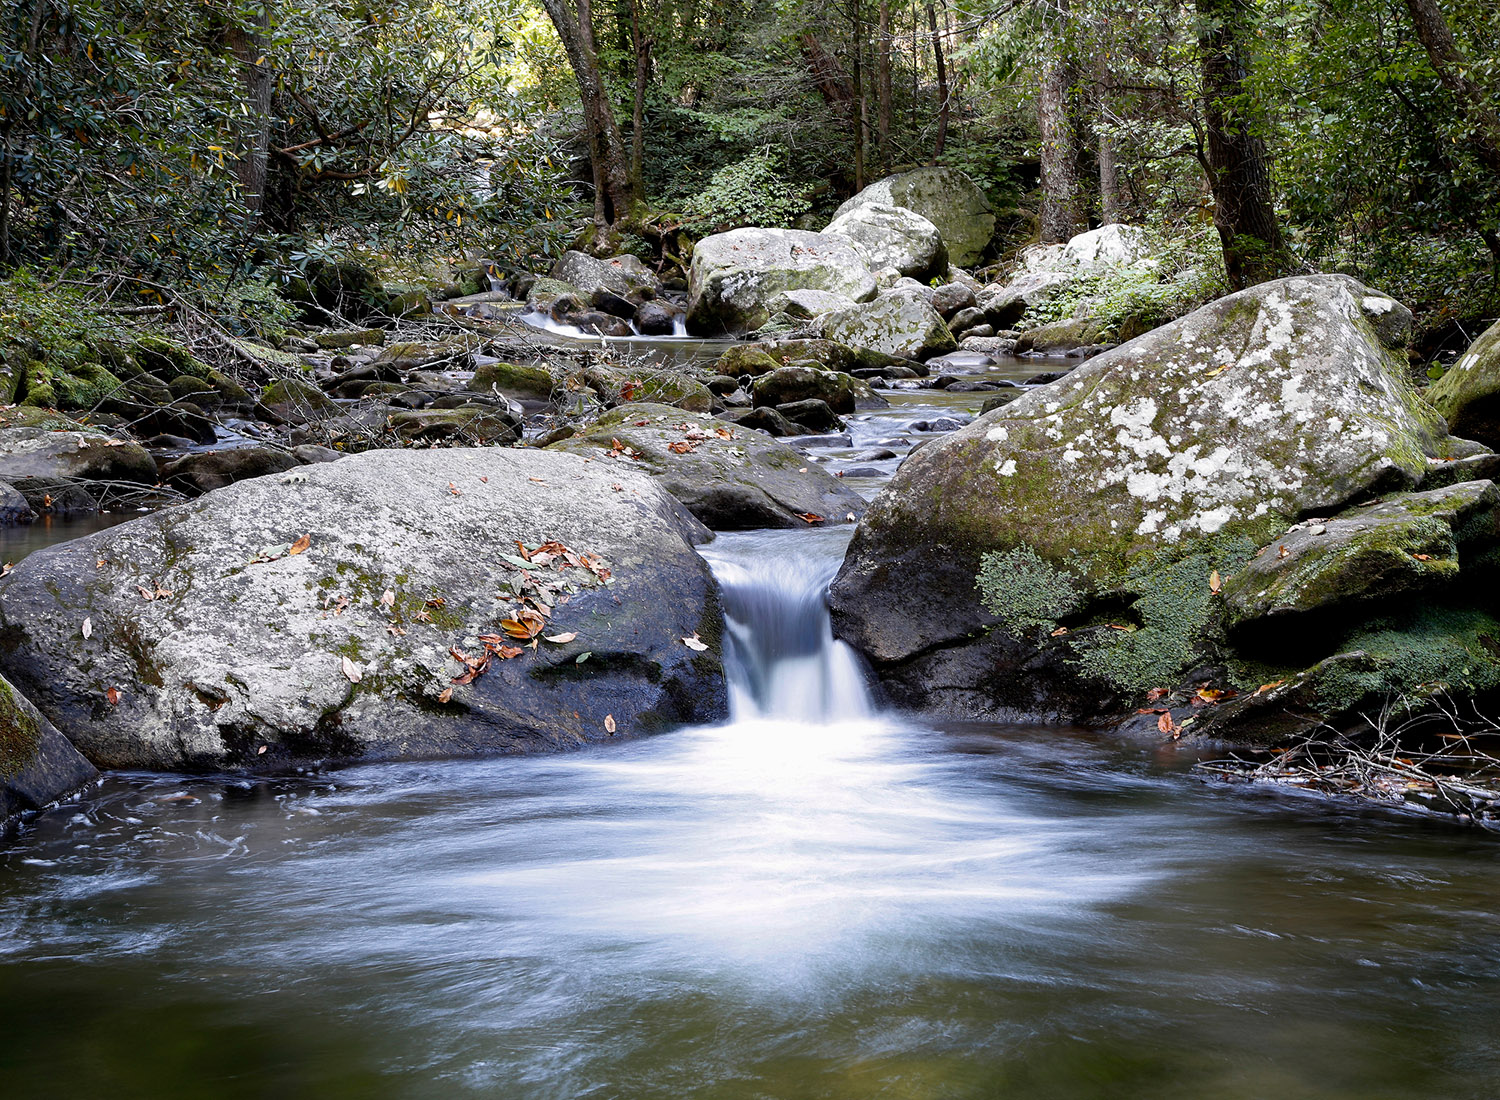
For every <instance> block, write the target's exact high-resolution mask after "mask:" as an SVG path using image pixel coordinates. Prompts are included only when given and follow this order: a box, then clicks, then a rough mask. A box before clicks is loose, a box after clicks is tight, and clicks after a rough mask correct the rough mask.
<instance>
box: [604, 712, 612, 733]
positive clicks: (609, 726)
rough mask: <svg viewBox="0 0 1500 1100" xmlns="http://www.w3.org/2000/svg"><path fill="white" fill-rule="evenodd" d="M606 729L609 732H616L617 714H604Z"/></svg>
mask: <svg viewBox="0 0 1500 1100" xmlns="http://www.w3.org/2000/svg"><path fill="white" fill-rule="evenodd" d="M604 729H605V732H607V733H614V732H615V716H614V715H613V714H606V715H605V716H604Z"/></svg>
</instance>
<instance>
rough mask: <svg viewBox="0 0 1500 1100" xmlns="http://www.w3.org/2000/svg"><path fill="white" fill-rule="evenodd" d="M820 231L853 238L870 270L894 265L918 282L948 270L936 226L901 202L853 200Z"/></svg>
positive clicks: (943, 246)
mask: <svg viewBox="0 0 1500 1100" xmlns="http://www.w3.org/2000/svg"><path fill="white" fill-rule="evenodd" d="M823 232H824V233H825V234H827V235H828V236H832V237H843V238H845V239H847V240H850V241H852V242H854V246H855V247H856V248H857V249H859V251H860V253H861V254H862V255H863V256H864V257H865V262H866V263H867V264H868V265H869V267H870V270H871V271H879V270H881V269H882V268H894V269H895V270H896V271H898V272H899V273H900V274H902V275H905V276H910V277H912V278H914V279H918V280H921V281H922V282H926V281H927V280H929V279H932V278H933V277H934V276H943V275H946V274H947V273H948V247H947V245H945V244H944V243H943V235H942V233H940V232H939V231H938V227H937V226H935V225H933V224H932V222H930V221H928V220H927V219H926V218H924V217H922V215H921V214H918V213H917V212H916V211H915V210H908V209H907V208H905V207H903V206H891V205H888V204H886V203H882V202H864V203H857V204H855V205H853V206H850V207H849V208H848V209H847V210H844V211H843V212H842V213H840V214H839V215H838V216H837V217H835V218H834V219H833V221H831V222H829V223H828V226H827V228H826V229H824V230H823Z"/></svg>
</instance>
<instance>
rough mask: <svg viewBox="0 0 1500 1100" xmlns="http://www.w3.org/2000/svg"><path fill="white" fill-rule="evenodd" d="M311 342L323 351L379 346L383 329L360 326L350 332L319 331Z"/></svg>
mask: <svg viewBox="0 0 1500 1100" xmlns="http://www.w3.org/2000/svg"><path fill="white" fill-rule="evenodd" d="M313 343H315V344H317V345H318V347H320V348H323V349H324V350H325V351H338V350H341V349H343V348H352V347H380V346H381V345H383V344H384V343H385V330H384V329H379V328H361V329H354V330H353V331H351V332H320V333H318V334H316V335H315V336H314V337H313Z"/></svg>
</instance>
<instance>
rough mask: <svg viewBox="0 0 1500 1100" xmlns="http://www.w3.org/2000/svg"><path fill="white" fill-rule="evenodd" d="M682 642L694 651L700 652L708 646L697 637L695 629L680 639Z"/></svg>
mask: <svg viewBox="0 0 1500 1100" xmlns="http://www.w3.org/2000/svg"><path fill="white" fill-rule="evenodd" d="M682 644H683V645H685V646H687V647H688V648H689V649H691V650H692V651H693V652H694V653H702V652H703V651H704V650H705V649H707V648H708V643H707V642H705V641H703V639H701V638H699V637H698V632H697V631H696V630H695V631H693V633H692V635H691V636H689V637H686V638H684V639H682Z"/></svg>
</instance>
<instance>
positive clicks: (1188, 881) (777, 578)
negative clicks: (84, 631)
mask: <svg viewBox="0 0 1500 1100" xmlns="http://www.w3.org/2000/svg"><path fill="white" fill-rule="evenodd" d="M1033 369H1035V368H1033ZM945 396H948V395H943V394H936V395H934V394H932V393H930V392H921V393H916V394H900V395H894V396H893V400H895V401H897V402H898V403H897V404H896V405H894V406H893V408H891V409H889V410H881V411H879V412H877V413H870V414H860V415H859V416H858V417H855V418H851V421H850V427H849V432H848V433H847V435H844V434H840V435H837V436H830V437H823V439H822V440H821V441H819V440H804V441H799V442H801V443H804V444H807V445H808V446H809V453H811V454H814V455H815V456H816V457H817V458H820V459H822V460H823V461H825V462H826V463H827V464H828V465H829V467H830V469H832V468H834V467H837V466H840V464H843V465H846V466H852V465H853V464H855V463H857V462H859V460H858V459H855V458H853V457H852V456H853V455H854V454H856V453H857V452H858V451H860V450H861V449H867V448H868V447H869V446H872V445H877V444H879V443H880V442H881V441H883V440H888V441H892V443H893V445H892V447H891V449H892V450H893V451H898V452H900V453H904V451H905V450H906V449H907V448H908V447H909V446H910V444H911V442H912V441H913V439H916V438H920V436H921V432H920V431H917V430H914V429H913V427H912V425H913V424H915V423H917V422H919V421H921V420H923V419H928V420H930V419H932V418H934V417H936V416H938V415H941V413H942V412H943V411H944V410H945V409H946V410H949V411H951V410H953V409H959V408H968V409H970V410H972V408H973V407H975V406H976V405H977V402H978V400H979V399H981V398H982V397H983V395H982V394H965V395H962V396H963V397H964V398H965V399H966V403H965V404H963V405H960V404H959V403H957V402H943V403H942V404H935V403H933V401H932V399H933V398H935V397H936V398H943V397H945ZM952 396H953V397H955V398H956V397H958V396H959V395H952ZM924 402H925V403H924ZM897 461H899V457H898V458H897V459H888V460H881V461H880V462H877V463H876V466H877V467H879V475H877V474H870V475H868V476H867V477H866V478H864V479H852V480H854V481H856V483H858V484H859V485H860V486H861V488H862V489H864V488H866V487H868V488H869V490H870V491H873V488H874V487H875V486H877V485H878V484H879V483H880V482H881V481H882V480H883V478H884V477H885V476H888V471H889V469H893V468H894V465H895V463H896V462H897ZM865 465H869V464H868V463H865ZM849 535H850V529H849V528H847V527H844V528H831V529H826V530H807V531H794V532H785V531H752V532H742V533H731V534H722V535H720V536H719V537H718V538H717V539H716V540H715V541H714V542H713V543H711V544H710V545H709V546H707V547H705V548H704V549H703V553H704V556H705V558H706V559H707V560H708V561H709V563H710V565H711V567H712V568H713V570H714V572H715V574H716V576H717V577H718V578H719V580H720V583H721V585H722V587H723V590H724V599H725V605H726V609H727V618H728V624H729V631H728V640H727V643H726V648H725V661H726V667H727V670H728V673H729V678H730V682H731V697H732V710H733V713H732V717H731V719H730V721H728V722H726V723H724V724H721V725H716V726H711V727H703V728H689V729H682V730H678V731H675V732H671V733H666V734H661V735H658V736H654V737H649V738H644V739H641V740H637V741H633V742H628V743H625V744H620V745H610V746H596V747H593V748H590V749H586V750H584V751H580V752H575V753H568V754H563V755H557V756H538V757H525V758H500V759H489V760H456V761H444V762H423V763H412V764H382V765H366V766H357V767H349V768H343V769H338V770H334V771H331V772H327V773H324V774H321V775H316V776H308V777H296V776H289V777H284V778H272V779H247V778H244V777H240V776H200V777H187V776H172V775H146V774H128V773H127V774H118V773H117V774H113V775H111V776H109V777H108V778H106V780H105V781H104V782H103V784H102V786H101V787H100V788H99V789H98V790H97V791H96V792H93V793H91V794H90V795H88V796H87V797H85V798H83V799H81V800H79V801H76V802H72V803H69V804H67V805H65V806H63V807H61V808H59V809H57V810H54V811H53V812H51V813H48V814H46V815H43V816H42V817H40V818H39V819H37V820H35V821H33V822H31V823H29V824H27V825H26V826H24V827H23V829H22V830H21V831H20V832H19V834H18V835H16V836H14V837H12V838H11V839H9V840H7V841H5V842H3V843H0V1083H3V1087H0V1096H3V1097H4V1098H5V1100H30V1098H33V1097H36V1098H40V1097H44V1096H45V1097H53V1096H55V1095H57V1094H58V1093H59V1092H61V1091H64V1090H66V1091H67V1092H70V1093H76V1094H79V1095H83V1096H108V1097H111V1098H127V1100H128V1098H135V1097H142V1098H145V1097H151V1098H153V1100H165V1098H176V1097H183V1098H187V1097H194V1098H196V1097H202V1096H207V1095H212V1096H215V1097H219V1098H230V1100H234V1098H241V1097H243V1098H252V1097H254V1098H262V1097H273V1096H274V1097H277V1098H302V1097H307V1098H313V1097H317V1098H319V1100H339V1098H352V1097H371V1098H374V1097H382V1098H413V1100H417V1098H421V1100H426V1098H432V1100H437V1098H462V1097H483V1098H496V1100H502V1098H503V1100H574V1098H581V1097H598V1098H601V1100H602V1098H620V1100H647V1098H650V1100H655V1098H661V1100H667V1098H673V1100H682V1098H695V1097H701V1098H714V1100H804V1098H806V1100H815V1098H817V1100H874V1098H890V1100H928V1098H932V1100H937V1098H954V1100H969V1098H974V1100H978V1098H991V1097H1023V1098H1027V1100H1033V1098H1057V1100H1080V1098H1093V1097H1098V1098H1101V1100H1102V1098H1110V1100H1133V1098H1137V1097H1139V1098H1143V1100H1144V1098H1151V1100H1177V1098H1181V1100H1189V1098H1191V1100H1202V1098H1205V1097H1214V1098H1218V1100H1239V1098H1244V1100H1252V1098H1257V1100H1258V1098H1266V1097H1276V1098H1277V1100H1299V1098H1330V1100H1332V1098H1338V1100H1344V1098H1348V1100H1355V1098H1359V1100H1368V1098H1371V1097H1381V1098H1408V1097H1409V1098H1413V1100H1416V1098H1428V1097H1433V1096H1451V1097H1455V1098H1469V1100H1477V1098H1479V1097H1488V1096H1491V1095H1493V1094H1494V1082H1495V1080H1496V1079H1497V1076H1500V1029H1497V1028H1496V1026H1495V1024H1494V1016H1495V1014H1496V1012H1497V1010H1500V917H1497V915H1496V906H1495V896H1496V889H1495V883H1496V881H1497V874H1496V873H1497V858H1500V848H1497V847H1496V845H1495V843H1494V841H1493V840H1492V839H1491V838H1489V837H1488V836H1487V835H1484V834H1479V833H1475V832H1469V831H1465V830H1462V829H1460V828H1457V827H1451V826H1447V825H1443V824H1440V823H1436V822H1433V821H1430V820H1423V819H1412V818H1404V817H1398V816H1395V815H1393V814H1390V813H1384V812H1379V811H1375V810H1369V809H1363V808H1358V807H1354V806H1348V805H1342V804H1339V803H1330V802H1328V801H1324V800H1321V799H1315V798H1313V797H1310V796H1301V795H1297V794H1295V793H1288V792H1269V791H1267V792H1261V791H1253V790H1252V791H1247V790H1246V789H1245V788H1241V787H1235V788H1227V787H1220V786H1215V785H1210V784H1206V783H1203V782H1201V781H1200V780H1198V779H1197V778H1195V777H1193V776H1192V775H1190V774H1188V769H1189V767H1190V765H1191V764H1192V762H1193V760H1194V757H1193V756H1192V754H1191V753H1190V752H1188V751H1186V750H1181V749H1177V748H1173V747H1170V746H1149V745H1141V744H1134V743H1127V742H1122V741H1119V740H1118V739H1113V738H1109V737H1105V736H1101V735H1095V734H1091V733H1089V732H1087V731H1082V730H1067V729H1056V728H1037V727H1015V726H996V725H987V724H979V723H963V722H944V721H931V720H922V719H915V718H911V717H907V716H902V715H899V714H893V713H890V712H888V711H887V710H885V709H884V708H883V707H882V706H881V704H880V701H879V700H878V699H877V698H875V697H873V696H872V694H871V692H870V690H869V688H868V687H867V685H866V679H865V676H864V672H863V669H862V668H861V665H860V661H859V658H858V657H857V655H856V654H854V653H853V652H852V651H850V650H849V649H848V648H847V647H845V646H843V645H842V644H841V643H838V642H835V641H834V639H833V638H832V635H831V632H830V630H829V626H828V618H827V613H826V609H825V606H824V602H823V594H824V591H825V589H826V586H827V583H828V581H829V579H830V578H831V577H832V575H833V573H834V572H835V571H836V569H837V567H838V563H839V561H840V559H841V558H842V555H843V552H844V548H845V545H846V544H847V540H848V538H849Z"/></svg>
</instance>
